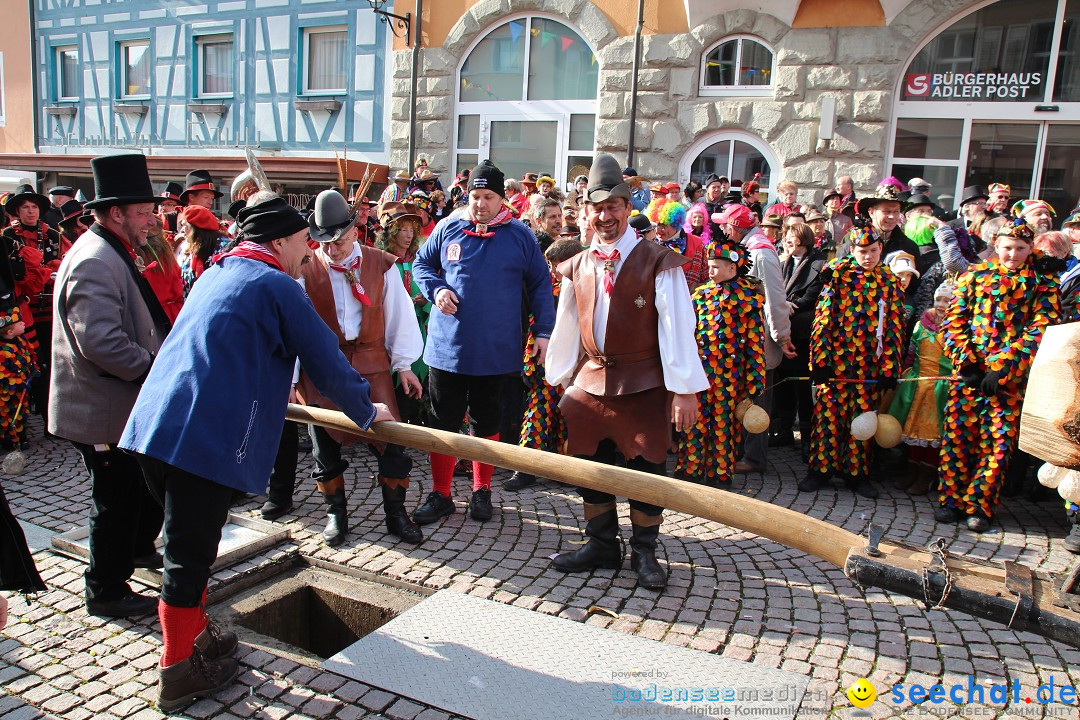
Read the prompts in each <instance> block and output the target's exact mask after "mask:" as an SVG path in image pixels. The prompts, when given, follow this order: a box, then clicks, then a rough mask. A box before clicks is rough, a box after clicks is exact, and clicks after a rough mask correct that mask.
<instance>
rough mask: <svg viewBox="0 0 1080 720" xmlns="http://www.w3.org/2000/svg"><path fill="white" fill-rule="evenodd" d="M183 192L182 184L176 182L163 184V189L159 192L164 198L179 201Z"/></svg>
mask: <svg viewBox="0 0 1080 720" xmlns="http://www.w3.org/2000/svg"><path fill="white" fill-rule="evenodd" d="M182 192H184V186H183V185H181V184H180V183H178V182H168V183H166V184H165V189H164V190H163V191H162V192H161V196H162V197H163V198H165V199H166V200H175V201H176V202H180V194H181V193H182Z"/></svg>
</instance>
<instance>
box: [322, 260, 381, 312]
mask: <svg viewBox="0 0 1080 720" xmlns="http://www.w3.org/2000/svg"><path fill="white" fill-rule="evenodd" d="M360 261H361V256H359V255H357V256H356V257H354V258H353V259H352V260H351V261H350V262H349V263H348V264H346V265H338V264H337V263H330V264H329V265H330V269H331V270H333V271H334V272H339V273H345V281H346V282H347V283H349V287H351V288H352V295H353V297H354V298H356V299H357V300H359V301H360V304H361V305H363V306H364V307H371V298H369V297H368V294H367V292H366V291H365V290H364V286H363V285H361V284H360V276H359V275H357V274H356V268H358V267H360Z"/></svg>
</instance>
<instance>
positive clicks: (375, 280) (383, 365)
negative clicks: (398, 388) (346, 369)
mask: <svg viewBox="0 0 1080 720" xmlns="http://www.w3.org/2000/svg"><path fill="white" fill-rule="evenodd" d="M360 254H361V256H362V257H363V262H362V263H361V264H360V284H361V285H363V286H364V291H365V292H366V293H367V296H368V297H369V298H371V305H369V306H366V307H365V308H364V311H363V318H362V320H361V323H360V334H359V335H357V337H356V339H355V340H346V339H345V335H344V334H342V332H341V327H340V326H339V325H338V314H337V307H336V306H335V305H334V290H333V286H332V285H331V284H330V273H331V272H334V271H332V270H330V269H329V268H327V267H326V263H325V262H323V261H322V260H320V259H318V258H316V259H315V260H314V261H312V262H310V263H308V264H307V265H305V266H304V271H303V274H304V283H305V285H306V286H307V293H308V296H309V297H310V298H311V303H312V305H314V306H315V312H317V313H318V314H319V317H321V318H322V319H323V322H325V323H326V324H327V326H328V327H329V328H330V329H331V330H333V331H334V334H335V335H337V337H338V345H339V346H340V347H341V351H342V352H343V353H345V357H347V358H349V362H350V363H352V366H353V367H354V368H356V369H357V371H358V372H359V373H360V374H361V375H366V374H367V373H376V372H384V371H386V370H389V369H390V357H389V356H388V355H387V354H386V340H385V328H384V326H383V304H382V297H383V273H385V272H386V271H387V270H389V269H390V268H392V267H393V266H394V261H395V260H396V258H395V257H394V256H393V255H391V254H390V253H387V252H383V251H382V250H376V249H375V248H369V247H364V246H361V248H360Z"/></svg>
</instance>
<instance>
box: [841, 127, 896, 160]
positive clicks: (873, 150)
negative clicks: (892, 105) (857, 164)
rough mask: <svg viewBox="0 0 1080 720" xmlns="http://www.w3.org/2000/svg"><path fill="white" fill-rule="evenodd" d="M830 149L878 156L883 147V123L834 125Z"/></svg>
mask: <svg viewBox="0 0 1080 720" xmlns="http://www.w3.org/2000/svg"><path fill="white" fill-rule="evenodd" d="M832 149H833V150H834V151H836V152H838V153H847V154H849V155H861V156H867V155H869V156H880V155H881V153H882V152H884V149H885V125H884V123H861V122H850V123H841V124H839V125H837V126H836V132H835V134H834V136H833V140H832Z"/></svg>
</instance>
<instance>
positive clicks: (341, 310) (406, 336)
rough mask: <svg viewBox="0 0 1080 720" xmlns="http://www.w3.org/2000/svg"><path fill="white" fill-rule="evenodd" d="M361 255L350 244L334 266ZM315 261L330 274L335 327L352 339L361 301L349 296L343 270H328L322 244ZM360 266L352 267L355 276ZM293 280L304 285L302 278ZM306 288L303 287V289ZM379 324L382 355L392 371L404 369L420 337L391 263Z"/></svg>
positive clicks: (419, 347) (417, 352)
mask: <svg viewBox="0 0 1080 720" xmlns="http://www.w3.org/2000/svg"><path fill="white" fill-rule="evenodd" d="M357 257H361V254H360V245H359V244H357V243H353V247H352V251H351V252H350V253H349V256H348V257H346V258H345V260H344V261H343V262H340V263H337V264H338V265H348V264H349V263H351V262H352V261H353V259H354V258H357ZM314 261H315V262H321V263H323V265H324V266H326V268H327V273H328V274H329V275H330V288H331V290H332V291H333V293H334V308H335V309H336V310H337V320H338V329H339V330H341V334H342V335H344V336H345V339H346V340H355V339H356V338H357V337H358V336H359V335H360V323H361V321H362V320H363V316H364V306H363V304H362V303H361V302H360V301H359V300H357V299H356V298H355V297H353V294H352V286H351V285H350V283H349V281H348V280H346V279H345V273H343V272H337V271H336V270H331V269H330V267H329V266H330V263H331V262H333V260H331V259H330V256H329V255H327V254H326V252H325V251H324V250H323V248H322V247H320V248H319V249H318V250H316V251H315V260H314ZM360 267H361V266H360V265H357V266H356V270H355V271H354V272H356V275H357V277H359V275H360ZM297 282H299V283H300V286H301V287H304V278H303V277H301V278H300V279H299V280H298V281H297ZM305 289H306V288H305ZM382 304H383V325H384V326H385V330H384V333H383V335H384V337H385V339H386V354H387V356H388V357H389V358H390V368H391V369H392V370H393V371H394V372H399V371H401V370H408V369H409V368H410V367H411V366H412V364H413V363H414V362H416V360H417V359H418V358H419V357H420V356H421V355H423V354H424V338H423V336H422V335H421V334H420V325H419V323H417V321H416V310H415V309H414V305H413V301H412V298H410V297H409V293H408V292H407V291H406V290H405V284H404V283H403V282H402V281H401V275H399V274H398V270H397V268H396V267H393V266H391V267H390V269H389V270H387V271H386V273H385V274H384V275H383V294H382Z"/></svg>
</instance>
